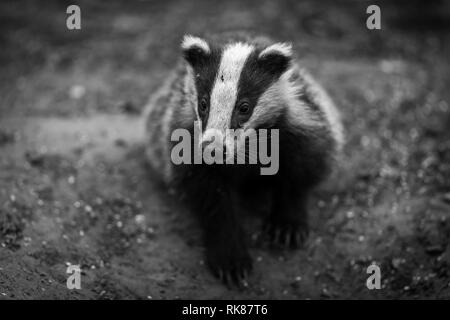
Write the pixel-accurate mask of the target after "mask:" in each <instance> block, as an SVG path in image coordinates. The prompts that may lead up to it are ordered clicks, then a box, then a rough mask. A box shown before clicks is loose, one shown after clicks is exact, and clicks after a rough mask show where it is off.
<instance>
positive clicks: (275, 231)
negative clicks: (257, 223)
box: [265, 221, 309, 249]
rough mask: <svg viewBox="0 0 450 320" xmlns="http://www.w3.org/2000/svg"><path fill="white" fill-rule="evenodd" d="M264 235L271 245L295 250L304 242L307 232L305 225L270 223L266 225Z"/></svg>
mask: <svg viewBox="0 0 450 320" xmlns="http://www.w3.org/2000/svg"><path fill="white" fill-rule="evenodd" d="M265 233H266V235H267V237H268V239H269V241H270V243H271V244H272V245H275V246H277V247H281V248H285V249H287V248H290V249H297V248H299V247H301V246H302V245H303V244H304V243H305V242H306V240H307V238H308V233H309V231H308V226H307V225H306V224H302V223H298V222H289V223H287V222H280V221H278V222H275V221H271V222H268V223H266V226H265Z"/></svg>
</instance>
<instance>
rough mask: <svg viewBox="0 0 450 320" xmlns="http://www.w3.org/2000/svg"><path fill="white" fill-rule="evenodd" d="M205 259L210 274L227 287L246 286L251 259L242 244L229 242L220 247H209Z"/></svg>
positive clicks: (250, 269)
mask: <svg viewBox="0 0 450 320" xmlns="http://www.w3.org/2000/svg"><path fill="white" fill-rule="evenodd" d="M206 258H207V262H208V265H209V267H210V268H211V271H212V273H213V274H214V275H215V276H216V277H218V278H219V279H220V280H221V281H222V282H223V283H225V284H226V285H227V286H232V285H233V284H234V285H237V286H238V287H240V288H243V287H246V286H247V278H248V275H249V273H250V272H251V271H252V259H251V257H250V254H249V253H248V250H247V248H246V246H245V245H244V244H243V243H241V244H239V243H233V242H232V241H231V242H227V243H223V244H221V245H209V246H208V247H207V250H206Z"/></svg>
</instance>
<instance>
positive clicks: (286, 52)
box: [258, 43, 292, 58]
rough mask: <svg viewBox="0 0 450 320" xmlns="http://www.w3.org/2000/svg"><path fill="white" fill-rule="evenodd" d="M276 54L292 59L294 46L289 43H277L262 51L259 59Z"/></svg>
mask: <svg viewBox="0 0 450 320" xmlns="http://www.w3.org/2000/svg"><path fill="white" fill-rule="evenodd" d="M274 53H276V54H280V55H283V56H285V57H290V56H292V45H290V44H288V43H275V44H273V45H271V46H269V47H267V48H266V49H264V50H263V51H261V53H260V54H259V56H258V58H263V57H264V56H266V55H269V54H274Z"/></svg>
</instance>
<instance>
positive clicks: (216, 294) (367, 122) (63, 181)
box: [0, 0, 450, 299]
mask: <svg viewBox="0 0 450 320" xmlns="http://www.w3.org/2000/svg"><path fill="white" fill-rule="evenodd" d="M71 4H77V5H79V6H80V8H81V30H68V29H67V28H66V19H67V17H68V15H67V14H66V9H67V7H68V6H69V5H71ZM371 4H376V5H378V6H379V7H380V8H381V30H368V29H367V28H366V19H367V17H368V14H366V9H367V7H368V6H369V5H371ZM229 30H249V31H252V32H255V33H261V34H266V35H269V36H272V37H274V38H276V39H280V40H284V41H291V42H292V43H293V44H294V48H295V50H296V52H297V54H298V56H299V59H300V62H301V63H302V64H303V65H304V66H305V68H307V69H308V70H309V71H310V72H311V73H312V74H313V75H315V76H316V77H317V78H318V80H319V81H320V82H322V83H323V85H324V86H325V87H326V88H327V89H328V91H329V92H330V95H331V96H332V97H333V98H334V100H335V101H336V104H337V105H338V106H339V108H340V109H341V111H342V114H343V120H344V125H345V129H346V132H347V145H346V148H345V154H344V156H343V161H342V165H341V168H340V169H339V171H338V172H336V174H335V177H334V178H333V179H331V180H330V182H328V183H327V184H325V185H324V186H322V187H321V188H320V189H319V190H318V191H317V192H316V194H315V196H314V199H313V200H314V201H312V203H311V209H310V210H311V216H312V221H311V224H312V233H311V236H310V239H309V242H308V245H307V246H306V247H305V248H304V249H303V250H300V251H298V252H277V251H271V250H269V249H268V246H267V244H265V243H264V241H263V240H261V239H260V236H259V234H258V231H259V226H258V224H257V223H256V222H254V221H249V222H248V226H247V227H248V229H249V230H250V234H251V237H250V238H249V242H250V243H251V254H252V256H253V258H254V260H255V272H254V274H253V275H252V277H251V278H250V283H249V288H248V289H247V290H245V291H236V290H228V289H226V288H224V287H223V286H222V285H221V284H220V283H218V281H216V280H215V279H214V278H212V276H211V275H210V274H209V272H207V270H206V267H205V265H204V261H203V248H202V244H201V241H200V237H199V230H198V229H197V226H196V224H195V222H194V221H191V218H190V217H189V216H188V215H186V212H185V210H184V208H182V207H180V206H178V205H177V204H176V201H173V196H170V195H168V193H167V190H164V188H162V187H161V186H160V185H158V184H157V183H155V182H154V181H153V180H154V179H153V177H152V176H151V174H150V173H149V172H148V171H147V168H146V165H145V161H144V158H143V155H142V148H141V144H140V141H141V139H142V133H143V131H142V126H141V119H140V112H141V109H142V107H143V106H144V105H145V103H146V101H147V99H148V98H149V96H150V95H151V93H152V92H153V91H154V90H155V89H156V88H157V87H158V85H160V84H161V82H162V81H163V80H164V79H165V77H166V75H167V74H168V72H169V71H170V69H171V68H172V67H173V66H174V64H175V63H176V61H177V59H178V58H179V43H180V40H181V37H182V36H183V35H184V34H185V33H192V34H200V35H201V34H204V33H206V32H220V31H229ZM449 31H450V3H449V2H446V1H444V0H442V1H439V0H436V1H426V2H424V1H418V0H417V1H406V0H405V1H364V0H338V1H320V2H318V1H312V0H311V1H293V0H292V1H266V0H263V1H256V0H255V1H253V0H250V1H234V0H231V1H211V0H201V1H180V0H166V1H87V0H86V1H56V0H55V1H45V2H43V1H39V2H38V1H24V0H19V1H1V2H0V299H1V298H6V299H8V298H12V299H18V298H19V299H23V298H26V299H30V298H49V299H65V298H67V299H80V298H88V299H118V298H137V299H176V298H264V299H304V298H323V299H333V298H362V299H364V298H388V299H389V298H447V299H448V298H450V268H449V267H450V245H448V244H449V243H450V110H449V108H450V107H449V103H450V92H449V87H450V74H449V63H448V61H449V58H448V57H449V56H450V50H449V43H450V41H449ZM175 198H176V195H175ZM371 263H376V264H377V265H379V266H380V268H381V275H382V278H381V283H382V289H380V290H368V289H367V288H366V286H365V282H366V279H367V277H368V275H367V274H366V268H367V267H368V266H369V265H370V264H371ZM70 264H79V265H81V267H82V270H83V274H82V290H68V289H67V288H66V279H67V274H66V267H67V266H68V265H70Z"/></svg>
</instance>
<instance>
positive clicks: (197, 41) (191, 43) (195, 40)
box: [181, 35, 211, 53]
mask: <svg viewBox="0 0 450 320" xmlns="http://www.w3.org/2000/svg"><path fill="white" fill-rule="evenodd" d="M192 47H199V48H201V49H202V50H203V51H205V52H206V53H210V52H211V49H210V48H209V45H208V43H207V42H206V41H205V40H203V39H201V38H199V37H194V36H191V35H185V36H184V38H183V42H182V43H181V48H182V49H183V50H188V49H190V48H192Z"/></svg>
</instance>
